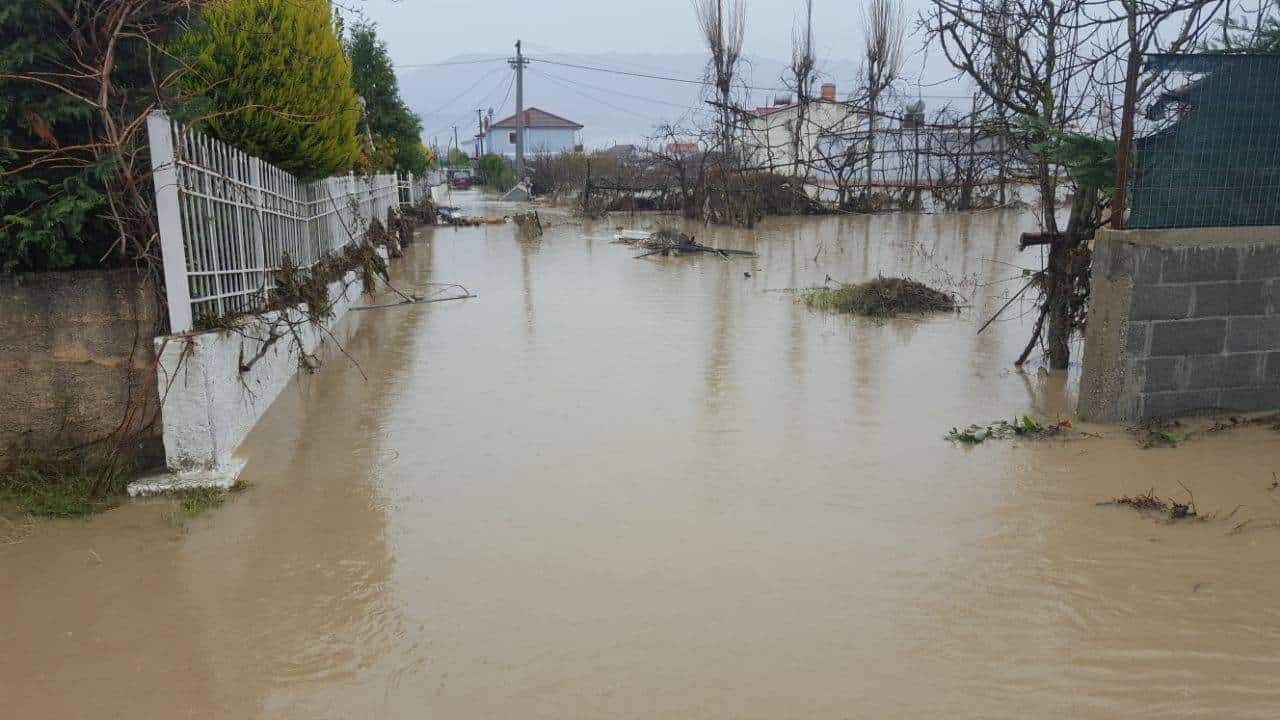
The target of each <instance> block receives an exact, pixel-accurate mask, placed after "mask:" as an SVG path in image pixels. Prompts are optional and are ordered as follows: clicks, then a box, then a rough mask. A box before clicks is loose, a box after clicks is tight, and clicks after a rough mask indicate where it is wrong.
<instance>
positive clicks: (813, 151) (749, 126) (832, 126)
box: [742, 83, 866, 175]
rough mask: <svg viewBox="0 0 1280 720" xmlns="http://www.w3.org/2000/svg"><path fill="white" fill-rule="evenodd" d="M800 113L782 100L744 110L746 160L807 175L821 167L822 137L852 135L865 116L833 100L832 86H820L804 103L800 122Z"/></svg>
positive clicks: (789, 172)
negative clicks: (797, 145)
mask: <svg viewBox="0 0 1280 720" xmlns="http://www.w3.org/2000/svg"><path fill="white" fill-rule="evenodd" d="M800 110H801V105H800V104H799V103H793V102H786V101H782V102H779V103H776V104H774V105H773V106H771V107H762V108H756V109H754V110H749V111H747V113H746V118H745V123H744V126H743V128H742V144H743V148H744V149H745V151H746V156H747V161H748V162H750V163H751V164H752V165H753V166H754V167H757V168H760V169H762V170H769V171H771V172H776V173H780V174H783V175H808V174H811V173H812V172H813V170H814V167H815V165H820V164H821V163H820V162H819V160H820V159H821V149H820V144H821V141H822V139H823V138H824V137H828V136H831V135H844V134H848V133H852V132H854V131H855V130H857V129H858V128H859V127H860V126H862V125H863V124H864V123H865V122H866V116H865V113H863V112H859V111H857V110H855V109H854V108H853V107H852V106H851V105H849V104H848V103H842V102H840V101H838V100H837V99H836V86H835V85H834V84H832V83H827V84H825V85H823V86H822V95H821V97H818V98H814V99H812V100H810V101H809V102H808V103H807V105H806V107H805V112H804V113H803V115H804V117H803V119H802V118H801V114H802V113H801V112H800ZM797 136H798V139H799V157H797V156H796V140H797Z"/></svg>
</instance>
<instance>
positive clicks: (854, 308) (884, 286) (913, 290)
mask: <svg viewBox="0 0 1280 720" xmlns="http://www.w3.org/2000/svg"><path fill="white" fill-rule="evenodd" d="M800 298H801V299H802V300H804V302H805V304H806V305H808V306H809V307H811V308H814V309H817V310H834V311H835V312H841V313H853V314H855V315H866V316H869V317H894V316H896V315H900V314H904V313H925V312H945V311H952V310H955V309H956V304H955V301H954V300H953V299H952V298H951V296H950V295H948V294H947V293H945V292H942V291H941V290H935V289H933V288H931V287H929V286H928V285H925V284H924V283H921V282H916V281H915V280H908V279H907V278H895V277H878V278H876V279H875V280H871V281H868V282H865V283H855V284H851V285H845V284H841V285H840V286H839V287H836V288H829V287H821V288H811V289H808V290H804V291H803V292H801V293H800Z"/></svg>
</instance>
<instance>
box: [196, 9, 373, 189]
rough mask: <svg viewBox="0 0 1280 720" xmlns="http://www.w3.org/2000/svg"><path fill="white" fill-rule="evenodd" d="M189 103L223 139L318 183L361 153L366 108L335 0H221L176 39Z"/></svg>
mask: <svg viewBox="0 0 1280 720" xmlns="http://www.w3.org/2000/svg"><path fill="white" fill-rule="evenodd" d="M174 50H175V54H176V55H177V56H178V57H180V58H181V59H182V62H183V64H184V65H185V66H186V67H185V72H184V75H183V85H184V88H185V90H186V92H187V93H188V95H189V96H191V102H190V103H189V104H188V105H187V108H186V110H187V111H188V112H190V113H192V114H193V115H194V116H195V117H198V118H202V119H203V124H204V126H205V127H206V128H207V129H208V130H209V131H210V132H211V133H212V134H214V135H216V136H217V137H218V138H220V139H221V140H223V141H225V142H227V143H230V144H231V145H233V146H235V147H237V148H239V149H240V150H242V151H244V152H247V153H249V154H251V155H256V156H258V157H260V158H262V159H264V160H266V161H268V162H270V163H272V164H274V165H276V166H278V167H281V168H283V169H285V170H287V171H288V172H290V173H292V174H294V175H296V176H298V177H299V178H302V179H304V180H311V179H316V178H322V177H327V176H330V175H334V174H338V173H344V172H346V171H348V170H349V169H351V166H352V164H353V163H354V162H355V161H356V158H357V157H359V154H360V142H359V139H358V136H357V134H356V124H357V122H358V121H359V118H360V106H359V102H358V100H357V98H356V94H355V91H354V90H353V89H352V86H351V64H350V62H349V61H348V60H347V56H346V54H345V53H344V52H343V48H342V43H341V42H340V41H339V39H338V36H337V34H336V33H335V31H334V21H333V16H332V13H331V11H330V7H329V2H328V0H215V1H214V2H211V3H210V4H209V6H208V8H207V9H206V10H205V12H204V14H203V15H202V17H201V20H200V21H199V22H198V23H197V24H196V25H195V26H194V27H193V28H192V29H191V30H190V31H188V32H187V33H185V34H184V35H183V36H182V37H181V38H180V39H179V40H178V41H177V42H176V43H175V45H174Z"/></svg>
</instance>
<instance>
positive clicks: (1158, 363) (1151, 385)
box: [1138, 357, 1181, 392]
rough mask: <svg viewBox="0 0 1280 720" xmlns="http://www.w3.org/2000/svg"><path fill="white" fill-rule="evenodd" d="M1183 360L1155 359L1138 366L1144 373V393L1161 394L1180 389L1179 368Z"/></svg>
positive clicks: (1170, 358)
mask: <svg viewBox="0 0 1280 720" xmlns="http://www.w3.org/2000/svg"><path fill="white" fill-rule="evenodd" d="M1180 361H1181V358H1176V357H1167V358H1153V359H1151V360H1143V361H1142V362H1141V363H1139V364H1138V367H1139V368H1141V372H1142V373H1143V381H1142V390H1143V392H1160V391H1162V390H1177V389H1178V375H1179V372H1178V368H1179V366H1180Z"/></svg>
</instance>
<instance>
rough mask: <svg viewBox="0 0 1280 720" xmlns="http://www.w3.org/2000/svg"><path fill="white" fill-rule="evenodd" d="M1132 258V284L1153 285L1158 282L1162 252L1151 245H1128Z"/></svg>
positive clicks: (1162, 263)
mask: <svg viewBox="0 0 1280 720" xmlns="http://www.w3.org/2000/svg"><path fill="white" fill-rule="evenodd" d="M1126 247H1128V248H1129V249H1130V252H1131V254H1132V258H1133V284H1134V285H1154V284H1156V283H1158V282H1160V273H1161V268H1162V266H1163V265H1164V253H1163V252H1162V251H1161V250H1160V249H1158V248H1153V247H1138V246H1135V245H1128V244H1126Z"/></svg>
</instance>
